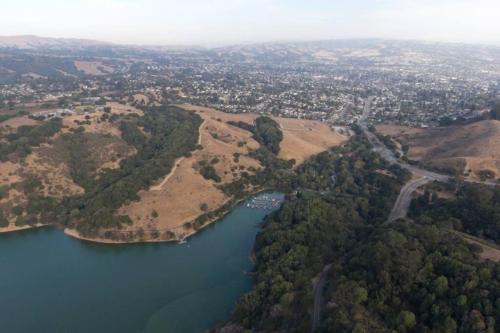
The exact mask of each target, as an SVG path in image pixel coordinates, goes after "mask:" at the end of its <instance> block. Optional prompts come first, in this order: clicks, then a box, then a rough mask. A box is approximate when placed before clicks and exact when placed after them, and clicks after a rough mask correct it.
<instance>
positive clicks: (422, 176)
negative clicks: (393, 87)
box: [311, 96, 499, 332]
mask: <svg viewBox="0 0 500 333" xmlns="http://www.w3.org/2000/svg"><path fill="white" fill-rule="evenodd" d="M374 98H375V97H373V96H371V97H369V98H367V99H366V101H365V106H364V109H363V114H362V116H361V118H360V120H359V123H358V124H359V126H360V127H361V130H362V131H363V133H364V135H365V136H366V138H367V139H368V141H369V142H370V144H371V145H372V147H373V151H375V152H377V153H378V154H379V155H380V156H381V157H382V158H383V159H385V160H386V161H388V162H389V163H393V164H397V165H399V166H400V167H402V168H404V169H406V170H408V171H409V172H411V173H412V174H413V175H414V176H416V177H413V178H412V180H410V181H409V182H408V183H406V184H405V186H403V187H402V188H401V191H400V192H399V196H398V198H397V199H396V202H395V203H394V206H393V207H392V211H391V213H390V214H389V218H388V220H387V222H386V223H390V222H393V221H395V220H397V219H399V218H404V217H406V215H407V214H408V209H409V208H410V203H411V200H412V196H413V193H414V192H415V191H416V190H417V189H418V188H419V187H420V186H422V185H424V184H426V183H428V182H431V181H439V182H449V181H450V180H451V179H452V177H450V176H447V175H443V174H440V173H437V172H433V171H429V170H425V169H422V168H419V167H416V166H414V165H409V164H407V163H404V162H402V161H400V160H399V159H398V158H396V156H394V153H393V152H392V151H391V150H390V149H389V148H387V147H386V146H385V145H384V144H383V143H382V142H381V141H380V140H379V139H378V137H377V136H376V135H375V134H373V133H372V132H371V131H370V130H369V129H368V125H367V124H366V119H367V118H368V116H369V114H370V109H371V104H372V102H373V99H374ZM465 181H466V182H469V183H477V184H483V185H488V186H498V185H499V184H498V183H496V182H494V181H482V182H481V181H473V180H468V179H465ZM329 268H330V265H328V266H326V267H325V268H324V269H323V272H321V275H320V278H319V280H318V282H317V283H316V285H315V286H314V310H313V321H312V328H311V332H314V331H315V330H316V329H317V328H318V327H319V324H320V320H321V305H322V291H323V287H324V285H325V279H326V273H327V271H328V269H329Z"/></svg>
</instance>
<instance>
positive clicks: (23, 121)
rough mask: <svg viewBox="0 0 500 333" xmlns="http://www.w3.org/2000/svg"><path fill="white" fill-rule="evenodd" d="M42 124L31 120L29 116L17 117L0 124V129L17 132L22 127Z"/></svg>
mask: <svg viewBox="0 0 500 333" xmlns="http://www.w3.org/2000/svg"><path fill="white" fill-rule="evenodd" d="M39 124H41V122H40V121H38V120H34V119H31V118H29V117H28V116H22V117H15V118H11V119H8V120H6V121H3V122H1V123H0V129H5V130H9V131H10V130H16V129H17V128H18V127H21V126H35V125H39Z"/></svg>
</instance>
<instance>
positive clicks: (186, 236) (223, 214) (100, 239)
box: [64, 189, 276, 245]
mask: <svg viewBox="0 0 500 333" xmlns="http://www.w3.org/2000/svg"><path fill="white" fill-rule="evenodd" d="M268 192H269V193H273V192H276V190H273V189H260V190H258V191H255V192H252V193H249V194H248V195H246V196H245V197H244V198H240V199H237V200H235V201H234V202H233V203H231V204H230V206H229V207H228V208H227V209H226V210H224V211H222V212H220V213H219V214H216V215H215V216H214V217H213V218H211V219H209V220H207V222H205V223H204V224H203V225H202V226H200V228H198V229H191V230H190V231H189V232H187V233H186V234H183V235H182V237H178V236H177V235H176V236H177V237H176V238H172V239H154V238H151V239H134V240H126V241H125V240H113V239H109V238H104V237H85V236H82V235H80V233H79V232H78V231H77V230H75V229H70V228H65V229H64V233H65V234H66V235H67V236H69V237H72V238H75V239H79V240H82V241H86V242H91V243H97V244H109V245H120V244H122V245H123V244H147V243H175V242H183V241H185V240H187V239H189V238H191V237H192V236H195V235H196V234H198V233H200V232H201V231H202V230H203V229H205V228H206V227H208V226H211V225H213V224H214V223H217V222H218V221H220V220H222V219H224V217H226V216H227V215H228V214H229V213H231V211H233V210H234V208H236V207H237V206H238V205H239V204H241V203H242V202H244V201H247V200H249V199H251V198H252V197H255V196H257V195H259V194H262V193H268ZM200 216H202V215H200ZM197 218H199V216H198V217H197ZM194 221H196V219H194V220H193V221H191V222H189V223H193V222H194ZM181 227H182V226H181ZM177 228H179V227H174V228H172V229H171V230H175V229H177Z"/></svg>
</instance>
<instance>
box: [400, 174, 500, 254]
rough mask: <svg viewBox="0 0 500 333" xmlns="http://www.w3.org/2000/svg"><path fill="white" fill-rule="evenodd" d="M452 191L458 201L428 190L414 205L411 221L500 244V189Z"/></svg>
mask: <svg viewBox="0 0 500 333" xmlns="http://www.w3.org/2000/svg"><path fill="white" fill-rule="evenodd" d="M453 190H454V192H455V195H456V198H440V197H439V196H438V195H437V194H436V191H434V190H432V189H430V190H427V191H426V192H425V193H424V195H422V196H420V197H419V198H418V199H416V200H414V201H413V202H412V205H411V211H410V214H411V216H412V218H414V219H415V220H417V221H418V222H420V223H423V224H430V223H437V224H438V225H440V226H443V227H446V228H453V229H456V230H458V231H462V232H465V233H468V234H471V235H474V236H477V237H481V238H486V239H489V240H492V241H494V242H496V243H498V244H500V188H499V187H491V186H486V185H480V184H470V183H464V184H458V185H457V189H453Z"/></svg>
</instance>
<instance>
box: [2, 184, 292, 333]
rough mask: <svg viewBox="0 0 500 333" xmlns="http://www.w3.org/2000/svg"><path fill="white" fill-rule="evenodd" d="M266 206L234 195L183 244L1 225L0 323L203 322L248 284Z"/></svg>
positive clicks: (220, 316)
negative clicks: (115, 240)
mask: <svg viewBox="0 0 500 333" xmlns="http://www.w3.org/2000/svg"><path fill="white" fill-rule="evenodd" d="M271 195H272V197H274V198H279V199H280V200H281V199H282V197H283V196H282V195H281V194H279V193H272V194H271ZM273 209H276V207H274V208H273ZM270 211H271V210H270V208H269V207H264V208H250V207H247V205H246V203H242V204H240V205H239V206H237V207H236V208H234V209H233V211H232V212H231V213H229V214H228V215H227V216H226V217H225V218H223V219H222V220H221V221H219V222H217V223H214V224H213V225H211V226H209V227H207V228H206V229H205V230H203V231H201V232H200V233H199V234H197V235H195V236H193V237H191V238H190V239H189V240H188V242H187V243H185V244H168V243H165V244H134V245H102V244H92V243H87V242H83V241H79V240H75V239H72V238H70V237H68V236H66V235H64V234H63V233H62V232H61V231H60V230H56V229H51V228H45V229H38V230H28V231H23V232H18V233H12V234H4V235H0V325H1V329H0V330H1V331H2V332H9V333H17V332H22V333H28V332H30V333H31V332H37V333H44V332H50V333H56V332H71V333H73V332H85V333H87V332H93V333H98V332H106V333H112V332H120V333H126V332H148V333H149V332H163V333H170V332H174V333H175V332H188V333H191V332H204V331H206V330H207V329H209V328H211V327H212V326H213V325H214V324H216V323H217V322H219V321H222V320H225V319H227V318H228V317H229V316H230V314H231V310H232V308H233V306H234V304H235V303H236V301H237V300H238V298H239V297H240V296H241V295H242V294H244V293H245V292H247V291H249V290H250V288H251V283H252V281H251V278H250V277H249V276H248V275H245V272H246V271H249V270H251V269H252V264H251V262H250V260H249V255H250V252H251V249H252V246H253V242H254V240H255V235H256V234H257V232H258V224H259V223H261V222H262V221H263V219H264V217H265V215H267V214H269V213H270Z"/></svg>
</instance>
